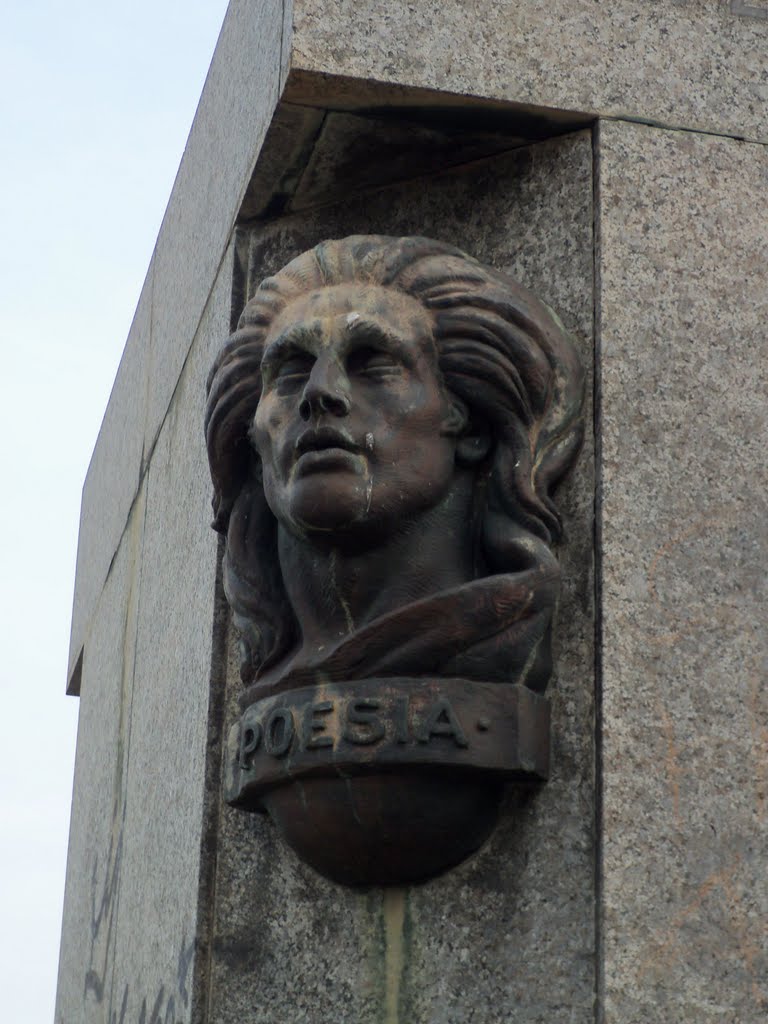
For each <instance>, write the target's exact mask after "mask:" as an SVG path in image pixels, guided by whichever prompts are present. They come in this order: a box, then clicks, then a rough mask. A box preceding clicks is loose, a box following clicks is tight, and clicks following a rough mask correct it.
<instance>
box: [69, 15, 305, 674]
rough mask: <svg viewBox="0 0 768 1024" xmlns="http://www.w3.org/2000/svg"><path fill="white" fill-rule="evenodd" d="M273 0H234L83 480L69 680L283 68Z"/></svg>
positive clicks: (280, 24)
mask: <svg viewBox="0 0 768 1024" xmlns="http://www.w3.org/2000/svg"><path fill="white" fill-rule="evenodd" d="M289 16H290V11H289V7H287V6H286V5H284V4H283V3H282V0H265V2H263V3H259V4H257V5H253V4H251V3H248V2H247V0H233V2H232V3H231V4H230V6H229V9H228V11H227V15H226V18H225V20H224V25H223V27H222V30H221V36H220V38H219V44H218V46H217V48H216V52H215V53H214V57H213V61H212V63H211V67H210V70H209V72H208V78H207V80H206V85H205V88H204V90H203V94H202V97H201V99H200V103H199V106H198V109H197V114H196V116H195V121H194V124H193V126H192V130H191V132H190V135H189V139H188V141H187V147H186V150H185V153H184V158H183V159H182V162H181V166H180V167H179V172H178V175H177V177H176V182H175V184H174V187H173V191H172V193H171V197H170V200H169V202H168V208H167V210H166V213H165V217H164V219H163V224H162V226H161V229H160V234H159V236H158V240H157V244H156V247H155V253H154V255H153V258H152V262H151V264H150V268H149V271H148V273H147V279H146V281H145V284H144V289H143V291H142V297H141V300H140V302H139V308H138V310H137V312H136V317H135V320H134V324H133V327H132V329H131V335H130V337H129V340H128V343H127V346H126V351H125V354H124V356H123V361H122V363H121V366H120V370H119V372H118V377H117V380H116V382H115V386H114V389H113V393H112V396H111V398H110V402H109V405H108V407H107V411H106V413H105V416H104V423H103V425H102V429H101V432H100V434H99V439H98V441H97V443H96V448H95V451H94V456H93V459H92V462H91V466H90V468H89V471H88V477H87V480H86V484H85V487H84V489H83V503H82V512H81V520H80V540H79V550H78V562H77V583H76V589H75V600H74V609H73V616H72V633H71V640H70V655H69V666H68V673H67V678H68V680H70V690H73V691H75V692H76V690H77V679H76V678H74V679H73V672H74V670H75V668H76V664H77V659H78V656H79V654H80V651H81V649H82V647H83V643H84V641H85V639H86V636H87V635H88V632H89V627H90V622H91V616H92V614H93V610H94V608H95V605H96V601H97V600H98V597H99V594H100V592H101V588H102V586H103V585H104V580H105V579H106V575H107V570H108V569H109V565H110V561H111V559H112V556H113V555H114V553H115V551H116V550H117V545H118V543H119V541H120V537H121V535H122V532H123V529H124V528H125V524H126V521H127V518H128V512H129V510H130V508H131V503H132V501H133V499H134V498H135V496H136V492H137V490H138V486H139V480H140V479H141V475H142V474H143V473H144V472H145V470H146V467H147V463H148V461H149V459H150V457H151V454H152V449H153V447H154V444H155V442H156V440H157V436H158V433H159V431H160V428H161V426H162V424H163V421H164V419H165V416H166V413H167V411H168V407H169V404H170V402H171V399H172V396H173V394H174V391H175V389H176V386H177V384H178V380H179V376H180V374H181V371H182V368H183V366H184V363H185V361H186V359H187V356H188V353H189V350H190V346H191V344H192V340H193V338H194V337H195V334H196V331H197V329H198V326H199V324H200V320H201V317H202V315H203V310H204V309H205V307H206V304H207V302H208V300H209V296H210V291H211V286H212V283H213V281H214V280H215V278H216V275H217V273H218V271H219V268H220V266H221V264H222V260H223V259H224V258H225V252H226V249H227V245H228V241H229V238H230V236H231V234H232V228H233V225H234V222H235V218H236V216H237V214H238V212H239V208H240V203H241V201H242V198H243V194H244V192H245V188H246V186H247V184H248V181H249V180H250V178H251V173H252V171H253V166H254V163H255V161H256V157H257V155H258V153H259V151H260V148H261V145H262V142H263V140H264V137H265V135H266V132H267V128H268V127H269V124H270V120H271V118H272V115H273V113H274V110H275V107H276V106H277V102H278V99H279V97H280V95H281V93H282V90H283V85H284V81H285V76H286V73H287V71H286V69H287V50H286V47H287V40H288V36H289V33H288V32H286V31H285V26H284V19H286V18H289Z"/></svg>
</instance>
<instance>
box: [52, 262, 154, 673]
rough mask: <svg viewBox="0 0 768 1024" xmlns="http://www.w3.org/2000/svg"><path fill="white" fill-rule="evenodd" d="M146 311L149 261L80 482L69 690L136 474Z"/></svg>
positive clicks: (143, 392)
mask: <svg viewBox="0 0 768 1024" xmlns="http://www.w3.org/2000/svg"><path fill="white" fill-rule="evenodd" d="M151 317H152V264H150V267H149V271H148V272H147V279H146V281H145V283H144V288H143V290H142V293H141V297H140V299H139V304H138V306H137V308H136V313H135V315H134V318H133V323H132V325H131V330H130V333H129V335H128V341H127V342H126V344H125V351H124V352H123V357H122V359H121V361H120V367H119V369H118V371H117V377H116V379H115V383H114V385H113V387H112V395H111V397H110V400H109V405H108V406H107V410H106V412H105V414H104V421H103V423H102V426H101V431H100V433H99V437H98V440H97V442H96V447H95V449H94V452H93V456H92V458H91V464H90V466H89V467H88V475H87V476H86V478H85V484H84V485H83V498H82V505H81V508H80V534H79V540H78V548H77V573H76V577H75V580H76V582H75V596H74V601H73V606H72V628H71V633H70V647H69V665H68V671H67V681H68V683H69V684H70V685H69V686H68V691H69V692H74V693H77V692H78V687H79V685H80V681H79V680H78V679H73V671H74V669H75V665H76V662H77V659H78V657H79V655H80V651H81V650H82V647H83V643H84V642H85V638H86V634H87V632H88V629H89V626H90V618H91V615H92V613H93V611H94V608H95V606H96V602H97V601H98V599H99V595H100V593H101V590H102V587H103V586H104V581H105V580H106V578H107V572H108V571H109V567H110V563H111V561H112V556H113V555H114V553H115V552H116V551H117V547H118V544H119V543H120V538H121V537H122V535H123V530H124V529H125V526H126V521H127V519H128V513H129V510H130V508H131V505H132V504H133V501H134V498H135V497H136V494H137V493H138V489H139V481H140V480H141V475H142V454H143V447H144V419H145V413H146V401H147V360H148V354H149V332H150V322H151Z"/></svg>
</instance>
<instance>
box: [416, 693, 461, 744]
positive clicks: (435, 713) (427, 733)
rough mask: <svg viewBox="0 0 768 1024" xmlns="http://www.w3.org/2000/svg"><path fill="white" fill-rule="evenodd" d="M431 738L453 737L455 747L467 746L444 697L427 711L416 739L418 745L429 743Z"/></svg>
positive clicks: (456, 720)
mask: <svg viewBox="0 0 768 1024" xmlns="http://www.w3.org/2000/svg"><path fill="white" fill-rule="evenodd" d="M433 736H453V742H454V743H455V744H456V746H457V747H468V746H469V743H468V742H467V737H466V736H465V735H464V730H463V729H462V728H461V726H460V725H459V720H458V718H457V717H456V715H455V714H454V712H453V708H452V707H451V705H450V704H449V703H448V701H447V700H446V699H445V697H440V698H439V699H438V700H436V701H435V703H434V704H433V705H432V707H431V708H430V709H429V711H428V712H427V715H426V717H425V719H424V721H423V722H422V724H421V728H420V729H419V731H418V735H417V737H416V738H417V739H418V741H419V743H429V741H430V739H431V738H432V737H433Z"/></svg>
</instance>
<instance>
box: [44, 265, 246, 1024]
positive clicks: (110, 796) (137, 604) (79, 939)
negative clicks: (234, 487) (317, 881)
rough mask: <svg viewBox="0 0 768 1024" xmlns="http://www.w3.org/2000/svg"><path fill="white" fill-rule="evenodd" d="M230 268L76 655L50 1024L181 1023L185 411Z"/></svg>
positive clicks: (207, 644)
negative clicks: (69, 801)
mask: <svg viewBox="0 0 768 1024" xmlns="http://www.w3.org/2000/svg"><path fill="white" fill-rule="evenodd" d="M232 258H233V248H232V247H229V248H228V250H227V256H226V258H225V259H224V261H223V263H222V267H221V271H220V274H219V278H218V281H217V283H216V285H215V286H214V289H213V291H212V294H211V298H210V300H209V303H208V306H207V307H206V310H205V312H204V314H203V319H202V323H201V326H200V330H199V331H198V333H197V337H196V338H195V341H194V344H193V346H192V350H191V352H190V355H189V358H188V360H187V363H186V365H185V367H184V371H183V373H182V375H181V379H180V382H179V386H178V388H177V390H176V394H175V395H174V398H173V401H172V403H171V407H170V410H169V413H168V416H167V417H166V419H165V423H164V425H163V428H162V430H161V433H160V436H159V438H158V441H157V444H156V446H155V450H154V453H153V456H152V459H151V462H150V465H149V469H148V472H147V474H146V476H145V477H144V481H143V483H142V486H141V490H140V495H139V498H138V499H137V501H136V503H135V504H134V506H133V510H132V514H131V517H130V519H129V524H128V528H127V529H126V532H125V534H124V535H123V538H122V541H121V543H120V546H119V549H118V554H117V557H116V560H115V564H114V565H113V567H112V569H111V571H110V574H109V577H108V580H107V583H106V586H105V588H104V591H103V594H102V596H101V598H100V600H99V603H98V605H97V613H96V617H95V620H94V624H93V633H92V635H91V637H90V638H89V640H88V643H87V644H86V647H85V654H84V661H83V684H82V695H81V715H80V732H79V737H78V765H77V775H76V779H75V802H74V806H73V812H72V838H71V844H70V854H69V877H68V881H67V901H66V907H65V919H64V930H63V938H62V951H63V954H62V965H61V978H62V984H61V986H60V992H59V1001H58V1010H57V1013H58V1017H57V1022H58V1021H59V1020H61V1021H64V1022H66V1024H69V1021H75V1020H77V1021H83V1022H91V1021H101V1020H107V1021H111V1020H113V1019H116V1020H121V1019H124V1020H126V1021H128V1020H139V1019H141V1018H142V1014H144V1015H145V1016H146V1017H147V1019H149V1020H152V1019H161V1020H174V1021H176V1022H177V1024H180V1022H182V1021H189V1020H190V1013H191V1009H192V982H193V972H194V969H195V965H194V951H195V938H196V935H197V933H198V920H197V916H198V900H199V883H200V876H201V843H202V838H201V837H202V836H203V833H204V828H203V804H204V799H205V785H206V767H207V765H206V756H207V738H208V715H209V705H208V702H209V680H210V674H211V660H212V658H211V643H212V634H213V614H214V593H215V587H216V545H215V543H214V544H211V531H210V528H209V520H210V516H209V514H208V507H209V493H208V492H209V484H208V474H207V458H206V454H205V445H204V439H203V434H202V430H201V427H200V407H201V402H202V394H203V386H202V381H204V379H205V375H206V373H207V368H208V366H209V364H210V362H211V359H212V356H213V351H214V348H215V347H216V346H217V345H218V344H219V340H220V339H221V337H222V336H225V335H226V334H227V332H228V330H229V323H230V305H231V289H232ZM192 624H193V625H192ZM92 900H93V901H94V902H93V903H92V902H91V901H92ZM113 1014H114V1015H115V1016H114V1018H113ZM157 1014H160V1017H157Z"/></svg>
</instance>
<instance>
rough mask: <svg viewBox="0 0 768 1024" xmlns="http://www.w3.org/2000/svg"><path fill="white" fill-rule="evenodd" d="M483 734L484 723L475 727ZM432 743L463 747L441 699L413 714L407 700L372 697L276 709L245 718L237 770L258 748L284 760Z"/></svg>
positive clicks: (464, 739)
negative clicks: (347, 747)
mask: <svg viewBox="0 0 768 1024" xmlns="http://www.w3.org/2000/svg"><path fill="white" fill-rule="evenodd" d="M478 728H479V729H481V730H485V729H487V728H488V723H487V722H486V721H485V720H483V721H482V722H478ZM435 738H443V739H448V740H451V741H452V742H453V743H454V745H455V746H457V747H468V746H469V741H468V740H467V736H466V733H465V731H464V729H463V728H462V725H461V723H460V722H459V719H458V717H457V715H456V713H455V711H454V709H453V708H452V707H451V704H450V702H449V701H448V700H447V699H446V698H445V697H438V698H436V699H435V700H434V701H432V702H431V703H430V704H428V705H427V706H426V707H424V708H423V709H422V710H421V711H420V712H419V713H413V712H412V709H411V707H410V699H409V698H408V697H395V698H393V699H391V700H388V701H385V700H382V699H379V698H377V697H353V698H351V699H348V700H319V701H312V702H309V703H306V704H303V705H300V706H298V707H293V708H291V707H285V706H278V707H274V708H272V710H271V711H270V712H269V713H268V714H267V716H266V717H265V718H263V719H257V718H249V719H246V720H245V721H244V722H243V724H242V726H241V729H240V767H241V768H243V769H245V770H246V771H247V770H248V769H250V768H251V765H252V762H253V758H254V755H255V754H256V753H257V752H258V751H259V750H260V749H261V750H263V752H264V753H266V754H268V755H269V756H271V757H277V758H280V757H285V756H286V754H288V752H289V751H290V750H291V749H292V748H293V749H298V750H302V751H305V750H321V749H323V748H327V747H336V746H338V745H339V744H340V743H351V744H353V745H355V746H370V745H372V744H374V743H380V742H381V741H383V740H384V741H386V740H389V741H390V742H393V743H395V744H406V743H411V742H416V743H430V742H431V741H432V740H433V739H435Z"/></svg>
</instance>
